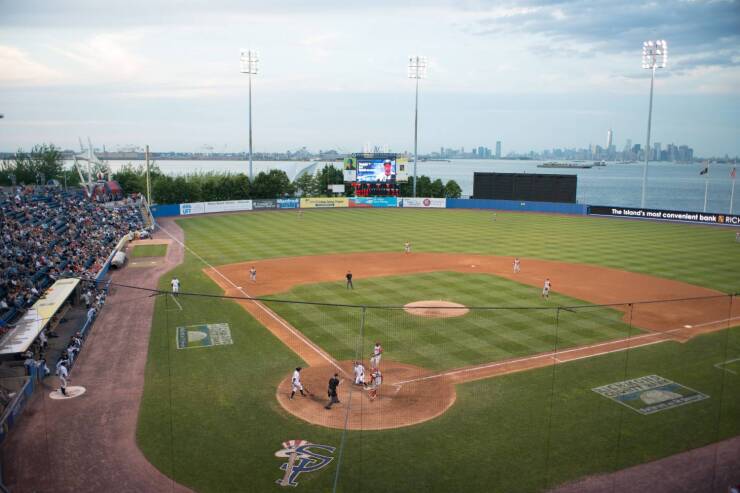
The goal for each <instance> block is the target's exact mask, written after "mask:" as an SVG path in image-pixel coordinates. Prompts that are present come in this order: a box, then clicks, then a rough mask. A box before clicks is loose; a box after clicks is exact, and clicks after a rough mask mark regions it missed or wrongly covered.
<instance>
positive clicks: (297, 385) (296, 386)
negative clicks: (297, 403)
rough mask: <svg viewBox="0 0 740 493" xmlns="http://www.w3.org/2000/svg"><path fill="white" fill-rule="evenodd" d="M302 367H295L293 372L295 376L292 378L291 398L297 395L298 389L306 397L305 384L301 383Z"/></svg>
mask: <svg viewBox="0 0 740 493" xmlns="http://www.w3.org/2000/svg"><path fill="white" fill-rule="evenodd" d="M302 369H303V368H301V367H300V366H299V367H297V368H296V369H295V371H294V372H293V378H292V379H291V384H292V385H293V388H292V390H291V391H290V398H291V399H292V398H293V396H294V395H295V392H296V390H298V391H299V392H300V393H301V395H302V396H303V397H306V394H304V393H303V384H301V370H302Z"/></svg>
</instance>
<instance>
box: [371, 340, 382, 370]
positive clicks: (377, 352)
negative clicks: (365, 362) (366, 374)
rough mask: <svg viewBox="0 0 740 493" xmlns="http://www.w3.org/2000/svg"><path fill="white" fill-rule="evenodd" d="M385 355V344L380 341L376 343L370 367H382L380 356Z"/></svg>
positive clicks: (374, 368)
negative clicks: (382, 344)
mask: <svg viewBox="0 0 740 493" xmlns="http://www.w3.org/2000/svg"><path fill="white" fill-rule="evenodd" d="M382 356H383V346H381V345H380V342H376V343H375V347H374V348H373V355H372V356H371V357H370V368H371V369H373V370H376V369H377V368H379V367H380V358H381V357H382Z"/></svg>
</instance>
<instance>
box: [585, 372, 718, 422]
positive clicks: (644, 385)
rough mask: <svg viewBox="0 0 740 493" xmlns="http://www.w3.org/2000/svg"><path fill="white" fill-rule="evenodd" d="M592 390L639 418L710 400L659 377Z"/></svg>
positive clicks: (653, 376)
mask: <svg viewBox="0 0 740 493" xmlns="http://www.w3.org/2000/svg"><path fill="white" fill-rule="evenodd" d="M591 390H593V391H594V392H596V393H597V394H601V395H603V396H604V397H607V398H609V399H611V400H613V401H616V402H618V403H620V404H622V405H624V406H627V407H628V408H630V409H632V410H633V411H636V412H638V413H640V414H653V413H657V412H659V411H665V410H666V409H671V408H674V407H678V406H683V405H684V404H690V403H692V402H697V401H701V400H704V399H708V398H709V396H708V395H706V394H702V393H701V392H698V391H696V390H694V389H691V388H689V387H686V386H685V385H681V384H679V383H676V382H673V381H671V380H668V379H667V378H663V377H660V376H658V375H648V376H645V377H640V378H634V379H632V380H625V381H623V382H616V383H610V384H609V385H604V386H603V387H596V388H595V389H591Z"/></svg>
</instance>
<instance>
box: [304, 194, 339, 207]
mask: <svg viewBox="0 0 740 493" xmlns="http://www.w3.org/2000/svg"><path fill="white" fill-rule="evenodd" d="M332 207H349V201H348V200H347V197H323V198H320V197H317V198H306V199H301V209H327V208H332Z"/></svg>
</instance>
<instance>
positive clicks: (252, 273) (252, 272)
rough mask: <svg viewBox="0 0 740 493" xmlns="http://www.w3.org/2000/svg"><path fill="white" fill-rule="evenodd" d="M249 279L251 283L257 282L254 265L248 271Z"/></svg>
mask: <svg viewBox="0 0 740 493" xmlns="http://www.w3.org/2000/svg"><path fill="white" fill-rule="evenodd" d="M249 279H250V280H251V281H252V282H257V269H255V268H254V265H253V266H252V268H251V269H249Z"/></svg>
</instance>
